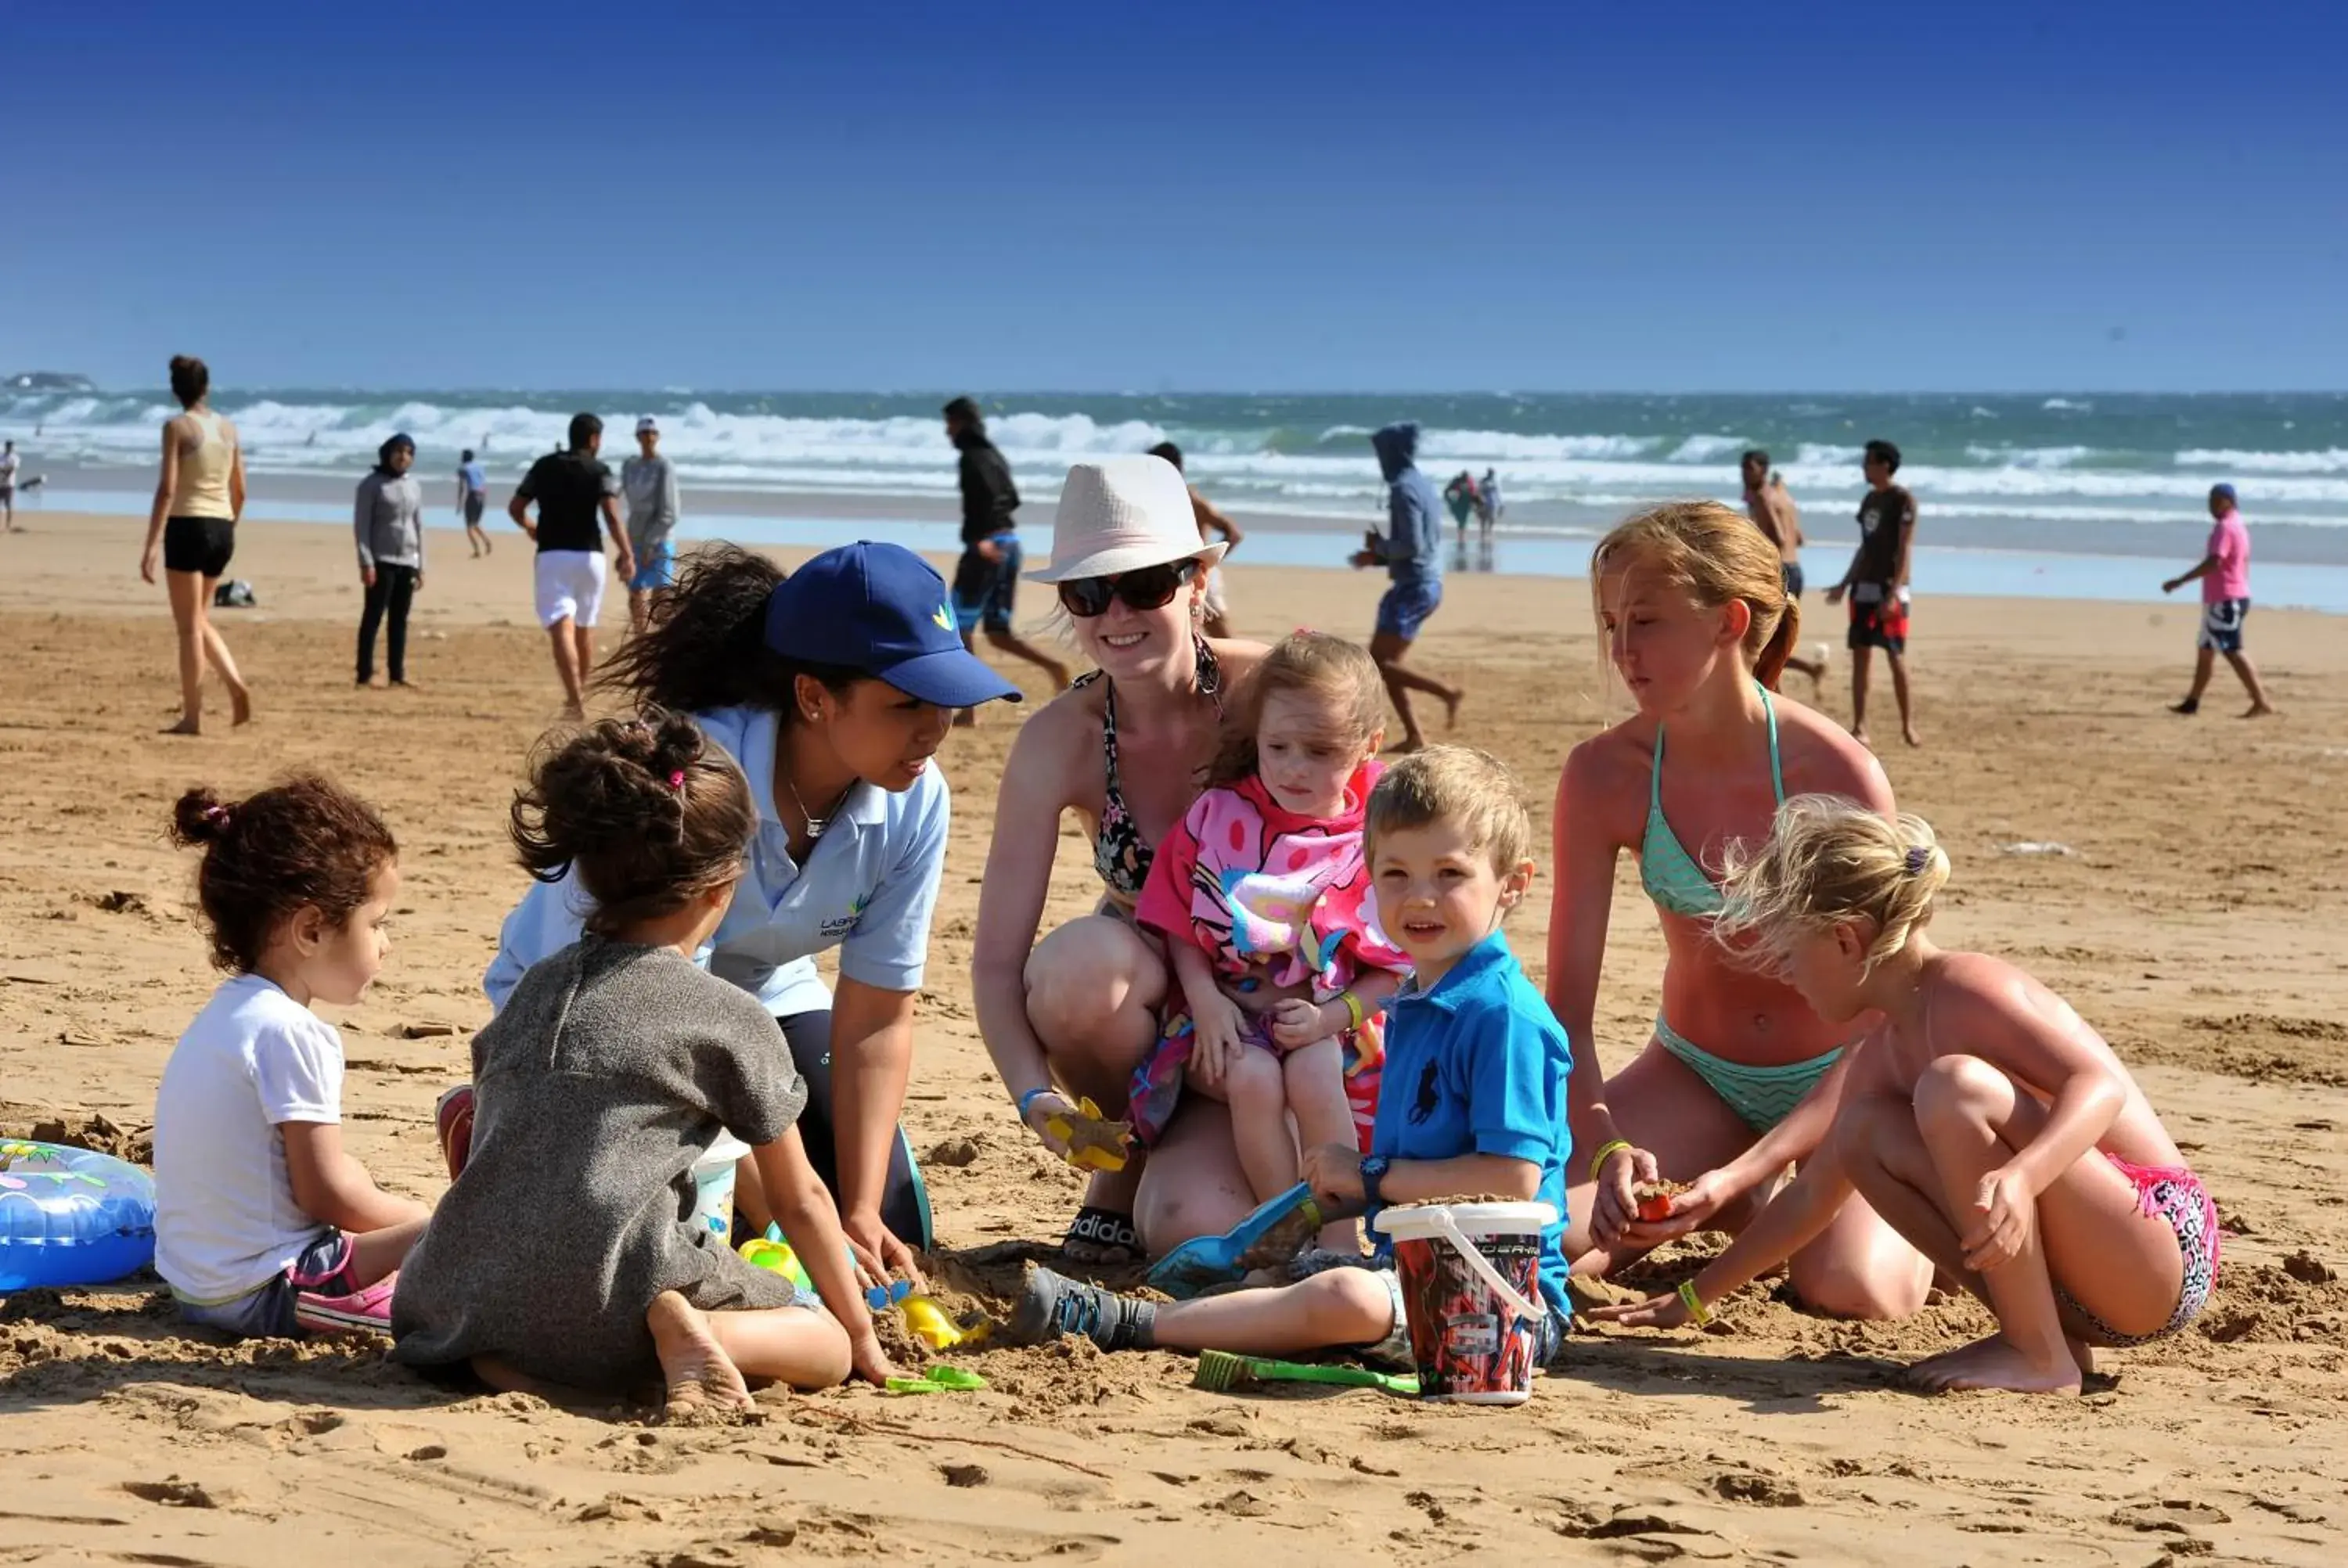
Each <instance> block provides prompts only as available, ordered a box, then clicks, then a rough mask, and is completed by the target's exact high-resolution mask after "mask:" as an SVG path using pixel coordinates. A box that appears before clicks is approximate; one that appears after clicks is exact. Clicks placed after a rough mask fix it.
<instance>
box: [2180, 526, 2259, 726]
mask: <svg viewBox="0 0 2348 1568" xmlns="http://www.w3.org/2000/svg"><path fill="white" fill-rule="evenodd" d="M2209 516H2210V517H2211V518H2214V519H2216V520H2215V521H2214V522H2213V523H2212V524H2211V525H2210V528H2209V548H2207V549H2205V550H2203V551H2202V552H2201V564H2200V565H2199V566H2197V567H2195V568H2194V569H2192V570H2191V571H2188V572H2185V573H2182V574H2181V575H2179V576H2177V577H2172V578H2170V579H2168V581H2167V582H2164V583H2162V584H2161V585H2160V591H2161V592H2163V593H2175V592H2176V591H2177V590H2178V589H2180V588H2183V587H2184V586H2185V585H2186V584H2187V583H2188V582H2191V581H2193V580H2194V579H2197V578H2198V579H2200V582H2201V634H2200V636H2199V638H2198V639H2196V642H2195V645H2196V647H2197V648H2198V649H2199V652H2198V653H2197V655H2196V656H2195V658H2194V661H2193V689H2192V690H2191V691H2190V692H2187V693H2185V701H2183V702H2172V703H2170V704H2169V708H2168V711H2169V712H2172V713H2184V714H2188V715H2190V714H2194V713H2198V712H2200V711H2201V693H2202V692H2206V691H2208V690H2209V675H2210V672H2211V671H2214V670H2215V669H2216V668H2217V664H2218V655H2219V654H2220V653H2222V654H2224V655H2225V656H2226V662H2227V663H2229V664H2230V665H2232V666H2233V667H2234V673H2235V674H2236V675H2238V676H2240V678H2241V682H2242V690H2244V691H2245V692H2249V693H2250V711H2249V712H2245V713H2244V714H2243V715H2242V717H2243V718H2245V719H2263V718H2265V717H2266V716H2267V715H2268V714H2270V713H2271V712H2274V704H2273V703H2271V702H2268V701H2267V689H2266V687H2265V686H2264V685H2263V684H2261V683H2260V680H2259V667H2258V666H2257V665H2255V664H2253V663H2251V662H2250V654H2249V653H2248V652H2247V651H2244V650H2243V647H2242V623H2243V622H2244V621H2245V620H2249V619H2250V528H2249V527H2248V526H2247V525H2245V524H2244V523H2243V521H2242V514H2241V511H2240V508H2238V507H2236V506H2235V505H2234V487H2233V486H2231V485H2212V486H2211V487H2209Z"/></svg>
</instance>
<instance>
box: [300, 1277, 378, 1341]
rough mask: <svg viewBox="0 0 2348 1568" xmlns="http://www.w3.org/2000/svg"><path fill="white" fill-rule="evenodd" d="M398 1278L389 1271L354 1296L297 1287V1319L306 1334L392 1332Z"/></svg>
mask: <svg viewBox="0 0 2348 1568" xmlns="http://www.w3.org/2000/svg"><path fill="white" fill-rule="evenodd" d="M398 1282H399V1276H398V1275H396V1274H392V1275H386V1276H384V1277H383V1278H381V1279H378V1280H376V1282H375V1283H374V1284H373V1285H370V1286H367V1287H366V1289H365V1290H362V1291H358V1292H356V1293H355V1294H353V1295H350V1296H321V1295H319V1294H318V1293H317V1292H316V1291H314V1290H303V1291H296V1292H295V1293H294V1296H293V1321H294V1322H295V1323H297V1324H299V1325H300V1326H301V1327H302V1330H303V1332H304V1333H306V1334H388V1333H390V1332H391V1292H392V1286H395V1285H396V1284H398Z"/></svg>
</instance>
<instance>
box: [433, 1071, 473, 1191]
mask: <svg viewBox="0 0 2348 1568" xmlns="http://www.w3.org/2000/svg"><path fill="white" fill-rule="evenodd" d="M432 1124H433V1126H434V1128H435V1129H437V1130H438V1132H439V1134H440V1157H441V1158H442V1159H443V1160H446V1161H447V1162H448V1179H449V1180H450V1181H452V1182H453V1181H455V1180H456V1179H457V1178H458V1175H460V1174H461V1173H463V1172H464V1169H465V1162H466V1160H467V1159H468V1158H469V1157H470V1156H471V1154H472V1153H473V1086H472V1085H471V1084H469V1083H459V1084H458V1085H457V1087H456V1088H454V1089H451V1090H449V1091H448V1092H447V1093H445V1094H443V1095H441V1096H440V1100H439V1102H438V1104H436V1105H434V1106H433V1108H432Z"/></svg>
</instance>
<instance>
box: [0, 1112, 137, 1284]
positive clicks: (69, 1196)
mask: <svg viewBox="0 0 2348 1568" xmlns="http://www.w3.org/2000/svg"><path fill="white" fill-rule="evenodd" d="M154 1261H155V1178H154V1177H152V1176H150V1175H149V1174H148V1173H146V1172H144V1171H142V1170H140V1169H139V1167H138V1166H136V1165H134V1164H131V1163H129V1162H128V1161H126V1160H118V1159H116V1158H115V1157H114V1156H113V1155H111V1154H100V1153H96V1152H94V1151H92V1150H88V1149H69V1148H67V1147H65V1146H64V1145H62V1144H57V1143H24V1142H18V1141H15V1140H14V1139H9V1140H0V1296H5V1295H6V1294H7V1293H8V1292H9V1291H12V1290H26V1289H30V1288H32V1287H33V1286H42V1285H98V1284H103V1283H104V1282H105V1281H107V1280H109V1279H120V1278H121V1277H122V1276H124V1275H126V1274H136V1273H137V1272H138V1271H139V1270H140V1269H142V1268H145V1267H146V1266H148V1265H149V1264H150V1263H152V1262H154Z"/></svg>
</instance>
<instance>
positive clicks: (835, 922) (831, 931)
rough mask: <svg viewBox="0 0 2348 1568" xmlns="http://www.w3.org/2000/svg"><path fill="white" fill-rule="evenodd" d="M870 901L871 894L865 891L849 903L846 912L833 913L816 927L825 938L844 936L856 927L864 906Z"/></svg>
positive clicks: (862, 916)
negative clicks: (853, 901) (832, 915)
mask: <svg viewBox="0 0 2348 1568" xmlns="http://www.w3.org/2000/svg"><path fill="white" fill-rule="evenodd" d="M871 902H872V895H871V894H870V893H867V894H865V895H864V896H863V897H860V898H859V899H857V900H856V902H855V903H853V904H850V906H849V907H848V913H847V914H845V915H835V916H834V917H831V918H830V919H829V920H826V921H825V922H824V923H823V924H822V925H820V926H819V927H816V929H817V930H818V931H819V933H821V934H822V935H823V936H824V937H825V938H832V937H845V936H847V935H848V934H849V933H850V931H853V930H854V929H856V923H857V922H858V921H859V920H861V919H863V918H864V907H865V906H866V905H868V904H870V903H871Z"/></svg>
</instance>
